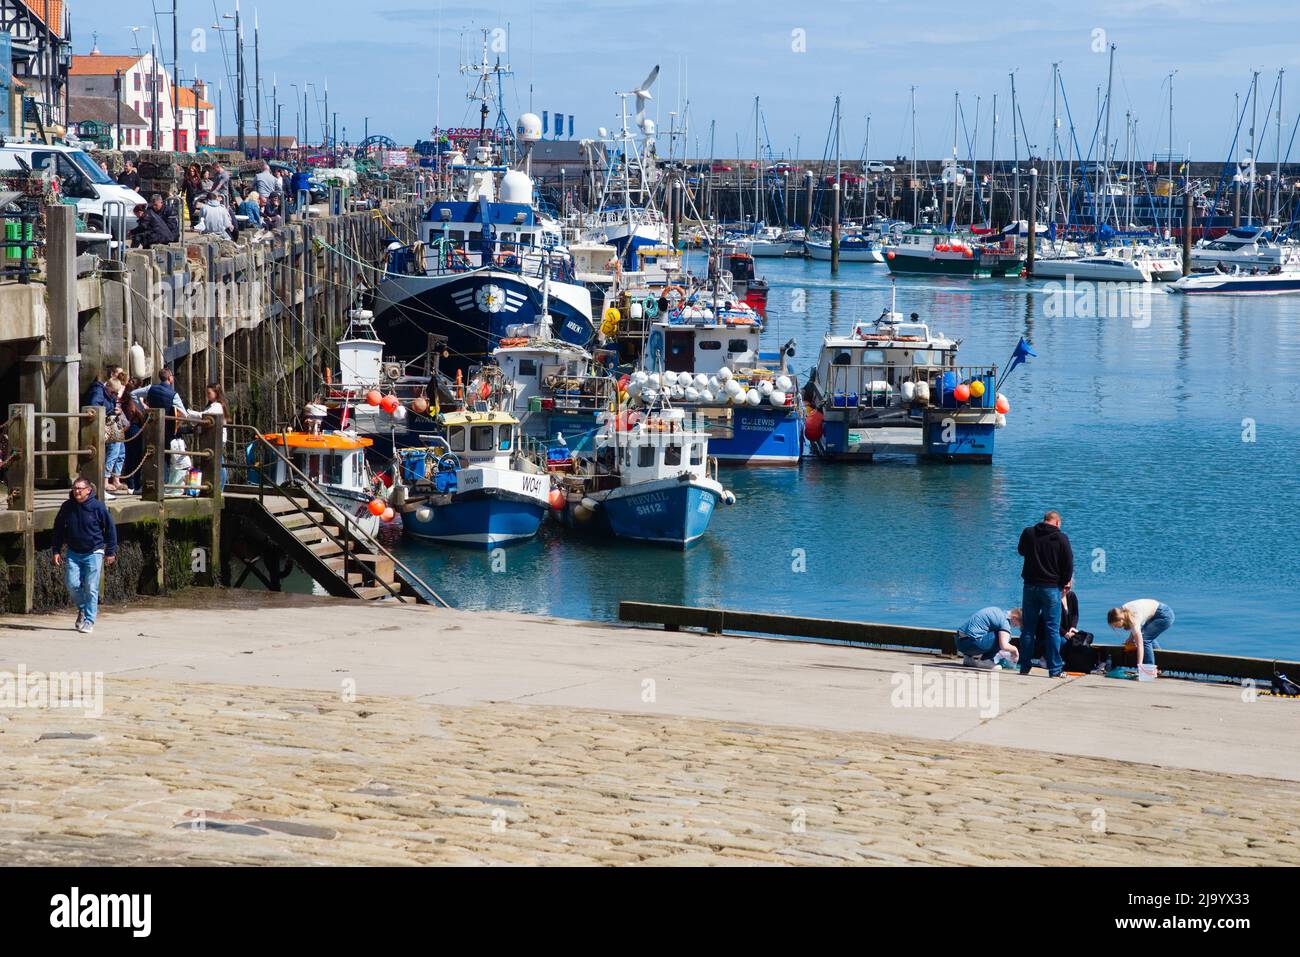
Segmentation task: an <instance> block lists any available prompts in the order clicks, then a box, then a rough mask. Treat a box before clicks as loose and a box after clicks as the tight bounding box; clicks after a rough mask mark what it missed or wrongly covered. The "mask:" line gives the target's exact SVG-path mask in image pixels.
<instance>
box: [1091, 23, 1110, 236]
mask: <svg viewBox="0 0 1300 957" xmlns="http://www.w3.org/2000/svg"><path fill="white" fill-rule="evenodd" d="M1109 59H1110V62H1109V65H1108V66H1107V68H1106V124H1105V126H1104V127H1103V128H1102V130H1103V131H1102V134H1101V165H1100V166H1099V167H1097V194H1096V198H1095V199H1094V201H1093V204H1092V222H1093V238H1094V239H1099V238H1100V236H1101V224H1102V221H1103V220H1104V219H1105V218H1106V197H1105V193H1104V192H1103V190H1104V189H1106V188H1108V187H1109V184H1110V93H1111V85H1112V84H1113V82H1114V80H1115V44H1113V43H1112V44H1111V45H1110V58H1109ZM1099 204H1100V205H1099Z"/></svg>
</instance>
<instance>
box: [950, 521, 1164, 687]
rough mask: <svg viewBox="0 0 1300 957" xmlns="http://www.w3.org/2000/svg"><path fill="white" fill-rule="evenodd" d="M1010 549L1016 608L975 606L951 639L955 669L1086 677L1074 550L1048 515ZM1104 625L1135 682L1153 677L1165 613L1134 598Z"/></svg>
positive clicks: (1088, 645)
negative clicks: (1116, 636)
mask: <svg viewBox="0 0 1300 957" xmlns="http://www.w3.org/2000/svg"><path fill="white" fill-rule="evenodd" d="M1017 551H1018V553H1019V554H1020V556H1021V559H1022V567H1021V571H1020V577H1021V578H1022V579H1023V582H1024V586H1023V590H1022V594H1021V607H1019V608H1012V609H1009V610H1006V609H1002V608H999V607H989V608H982V609H980V610H979V611H977V612H976V613H975V614H974V615H972V616H971V617H970V618H969V619H967V621H966V622H965V624H963V625H962V626H961V627H960V628H958V629H957V635H956V643H957V651H958V653H959V654H961V655H962V660H963V664H965V665H967V666H969V667H973V668H985V669H992V668H996V667H998V666H999V664H1000V663H1005V665H1006V667H1017V668H1019V670H1020V673H1021V674H1022V675H1027V674H1029V673H1030V672H1031V671H1032V670H1033V669H1034V667H1035V665H1038V666H1039V667H1042V668H1044V669H1045V670H1046V671H1047V673H1048V675H1049V676H1050V677H1052V678H1063V677H1066V676H1067V675H1068V674H1072V673H1073V674H1077V673H1081V672H1089V671H1092V670H1093V669H1094V668H1095V667H1096V666H1097V664H1098V657H1097V653H1096V652H1095V651H1094V650H1093V649H1092V642H1093V635H1092V634H1091V633H1090V632H1086V631H1080V630H1079V598H1078V595H1076V594H1075V592H1074V552H1073V550H1072V549H1071V547H1070V539H1069V536H1067V535H1066V534H1065V532H1064V531H1062V530H1061V515H1060V513H1059V512H1056V511H1051V512H1048V513H1047V514H1046V515H1044V516H1043V520H1042V521H1041V522H1039V523H1037V524H1036V525H1031V526H1029V527H1028V528H1026V529H1024V530H1023V531H1022V532H1021V533H1020V541H1019V543H1018V545H1017ZM1106 622H1107V624H1109V625H1110V627H1111V628H1113V629H1115V630H1116V631H1118V632H1120V633H1122V634H1123V635H1124V636H1125V638H1126V641H1125V647H1126V648H1128V649H1129V650H1131V651H1133V652H1134V656H1135V660H1136V662H1137V664H1138V677H1139V678H1145V677H1154V675H1155V664H1156V657H1155V653H1156V648H1157V646H1158V639H1159V638H1160V636H1161V635H1163V634H1164V633H1165V632H1166V631H1168V630H1169V628H1170V627H1171V626H1172V625H1173V623H1174V612H1173V609H1171V608H1170V607H1169V606H1168V605H1166V604H1165V603H1164V602H1161V601H1157V600H1156V599H1154V598H1138V599H1135V600H1133V601H1129V602H1127V603H1126V604H1123V605H1120V606H1118V607H1115V608H1112V609H1110V611H1109V612H1108V613H1107V615H1106ZM1016 632H1019V636H1018V637H1013V636H1014V635H1015V633H1016Z"/></svg>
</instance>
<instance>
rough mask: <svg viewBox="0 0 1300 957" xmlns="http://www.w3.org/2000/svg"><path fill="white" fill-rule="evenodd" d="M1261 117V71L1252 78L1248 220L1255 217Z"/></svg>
mask: <svg viewBox="0 0 1300 957" xmlns="http://www.w3.org/2000/svg"><path fill="white" fill-rule="evenodd" d="M1258 119H1259V71H1258V70H1256V71H1255V73H1254V75H1253V76H1252V77H1251V80H1250V192H1249V194H1247V199H1246V220H1247V222H1251V223H1252V224H1253V221H1254V219H1255V169H1256V164H1255V155H1256V154H1255V122H1256V120H1258Z"/></svg>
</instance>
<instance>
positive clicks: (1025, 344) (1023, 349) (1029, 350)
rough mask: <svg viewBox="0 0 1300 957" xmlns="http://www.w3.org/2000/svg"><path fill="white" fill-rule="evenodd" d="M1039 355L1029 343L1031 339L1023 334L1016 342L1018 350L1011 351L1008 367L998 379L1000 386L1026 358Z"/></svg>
mask: <svg viewBox="0 0 1300 957" xmlns="http://www.w3.org/2000/svg"><path fill="white" fill-rule="evenodd" d="M1037 355H1038V353H1037V352H1035V351H1034V347H1033V346H1031V345H1030V344H1029V340H1028V339H1026V338H1025V337H1024V336H1021V337H1020V341H1019V342H1018V343H1016V351H1015V352H1013V353H1011V359H1010V361H1008V362H1007V367H1006V368H1005V369H1003V370H1002V377H1001V378H999V379H998V386H999V388H1000V387H1001V386H1002V383H1003V382H1005V381H1006V379H1007V376H1009V375H1011V370H1012V369H1014V368H1015V367H1016V366H1018V365H1020V363H1022V362H1024V361H1025V360H1027V359H1029V358H1031V357H1035V356H1037Z"/></svg>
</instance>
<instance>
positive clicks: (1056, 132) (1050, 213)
mask: <svg viewBox="0 0 1300 957" xmlns="http://www.w3.org/2000/svg"><path fill="white" fill-rule="evenodd" d="M1059 65H1060V64H1059V63H1053V64H1052V160H1051V162H1050V163H1048V166H1047V169H1048V173H1047V175H1048V178H1049V179H1051V181H1052V185H1051V186H1049V187H1048V202H1047V221H1048V222H1049V223H1054V222H1056V179H1057V168H1056V157H1057V153H1058V149H1057V147H1058V145H1059V141H1060V131H1061V115H1060V111H1059V110H1058V108H1057V105H1056V68H1057V67H1058V66H1059Z"/></svg>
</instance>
